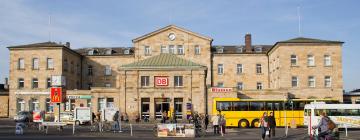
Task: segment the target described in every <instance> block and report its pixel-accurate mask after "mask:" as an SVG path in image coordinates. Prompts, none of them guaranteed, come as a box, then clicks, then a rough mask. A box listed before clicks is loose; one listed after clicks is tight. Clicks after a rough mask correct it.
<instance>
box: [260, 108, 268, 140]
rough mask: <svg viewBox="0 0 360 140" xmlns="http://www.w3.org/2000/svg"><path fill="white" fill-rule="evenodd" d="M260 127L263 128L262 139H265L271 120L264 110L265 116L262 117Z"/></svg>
mask: <svg viewBox="0 0 360 140" xmlns="http://www.w3.org/2000/svg"><path fill="white" fill-rule="evenodd" d="M260 129H261V139H262V140H264V139H265V135H266V131H269V121H268V117H267V113H266V112H264V114H263V116H262V117H261V118H260Z"/></svg>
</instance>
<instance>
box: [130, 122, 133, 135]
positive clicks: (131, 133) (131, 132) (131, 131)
mask: <svg viewBox="0 0 360 140" xmlns="http://www.w3.org/2000/svg"><path fill="white" fill-rule="evenodd" d="M130 135H131V136H133V130H132V124H131V123H130Z"/></svg>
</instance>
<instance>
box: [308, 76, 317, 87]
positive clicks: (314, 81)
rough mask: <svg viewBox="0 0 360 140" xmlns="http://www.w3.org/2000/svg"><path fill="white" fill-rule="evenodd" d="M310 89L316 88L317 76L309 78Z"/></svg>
mask: <svg viewBox="0 0 360 140" xmlns="http://www.w3.org/2000/svg"><path fill="white" fill-rule="evenodd" d="M308 87H311V88H314V87H316V80H315V76H309V77H308Z"/></svg>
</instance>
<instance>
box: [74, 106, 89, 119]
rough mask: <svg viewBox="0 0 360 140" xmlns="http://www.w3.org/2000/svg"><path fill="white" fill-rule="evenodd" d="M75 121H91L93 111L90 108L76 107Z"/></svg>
mask: <svg viewBox="0 0 360 140" xmlns="http://www.w3.org/2000/svg"><path fill="white" fill-rule="evenodd" d="M74 114H75V120H82V121H90V120H91V109H90V107H76V108H75V110H74Z"/></svg>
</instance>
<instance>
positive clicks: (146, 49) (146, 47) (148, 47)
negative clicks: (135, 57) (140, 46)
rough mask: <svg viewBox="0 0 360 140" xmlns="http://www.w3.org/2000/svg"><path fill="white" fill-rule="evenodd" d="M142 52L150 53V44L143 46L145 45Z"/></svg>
mask: <svg viewBox="0 0 360 140" xmlns="http://www.w3.org/2000/svg"><path fill="white" fill-rule="evenodd" d="M144 54H145V55H151V48H150V46H145V47H144Z"/></svg>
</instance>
